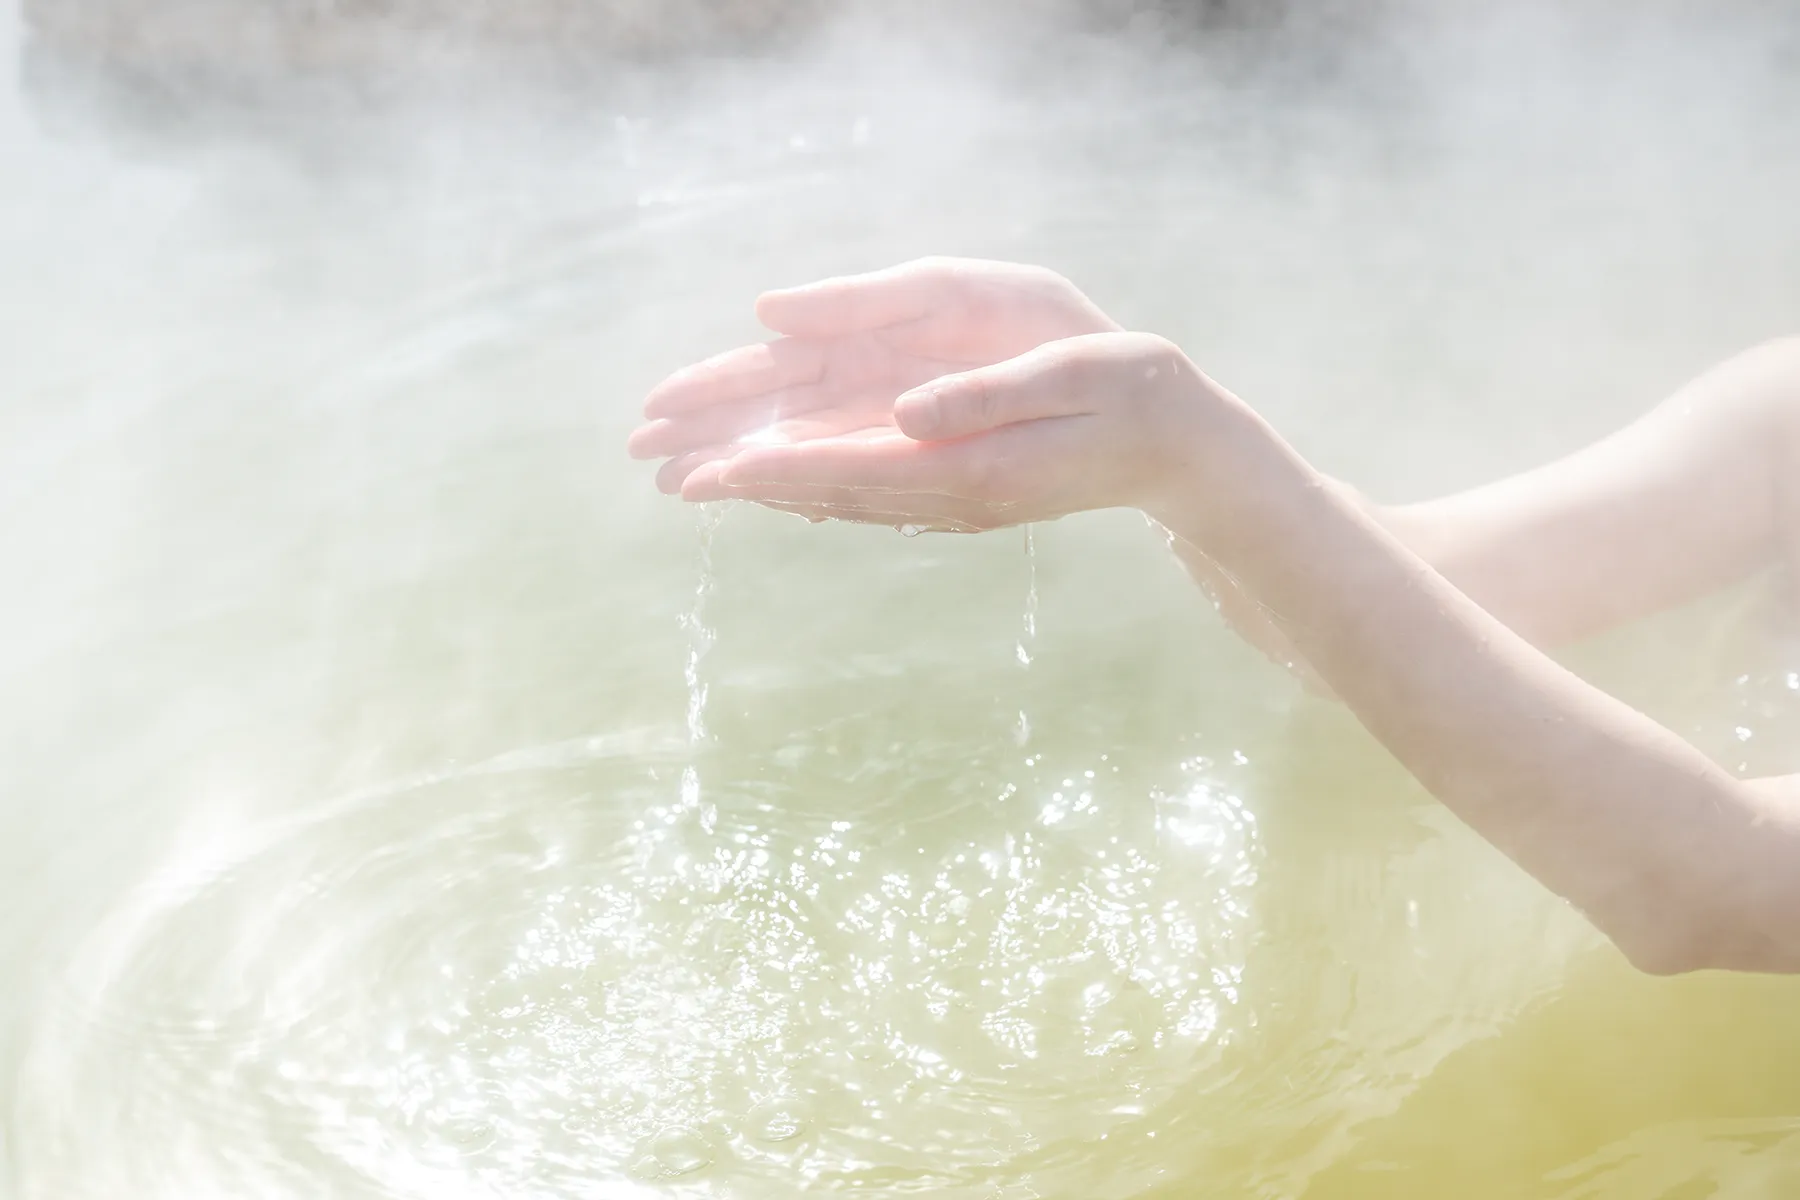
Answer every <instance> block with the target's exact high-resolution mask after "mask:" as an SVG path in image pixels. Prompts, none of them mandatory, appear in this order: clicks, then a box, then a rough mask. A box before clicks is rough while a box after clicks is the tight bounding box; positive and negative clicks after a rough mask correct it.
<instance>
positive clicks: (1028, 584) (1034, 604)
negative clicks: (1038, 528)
mask: <svg viewBox="0 0 1800 1200" xmlns="http://www.w3.org/2000/svg"><path fill="white" fill-rule="evenodd" d="M1037 611H1038V585H1037V543H1036V542H1035V541H1034V540H1033V538H1032V536H1031V526H1029V525H1027V526H1025V619H1024V621H1023V623H1022V624H1021V625H1020V628H1019V641H1018V643H1017V644H1016V645H1015V646H1014V647H1013V653H1014V655H1016V656H1017V657H1018V660H1019V665H1020V666H1021V667H1029V666H1030V665H1031V654H1032V649H1033V647H1034V646H1035V645H1036V644H1037Z"/></svg>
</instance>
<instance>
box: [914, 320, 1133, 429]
mask: <svg viewBox="0 0 1800 1200" xmlns="http://www.w3.org/2000/svg"><path fill="white" fill-rule="evenodd" d="M1087 340H1088V339H1087V338H1069V339H1067V340H1065V341H1061V342H1049V343H1046V344H1045V345H1042V346H1039V347H1037V348H1036V349H1033V350H1028V351H1026V352H1025V353H1024V354H1021V355H1019V356H1018V357H1017V358H1010V359H1007V360H1006V361H1005V362H1002V363H996V364H994V365H993V366H991V367H981V368H978V369H976V370H973V371H964V372H962V373H960V374H956V375H944V376H941V377H939V378H937V379H934V380H932V381H931V382H930V383H926V384H921V385H920V386H919V387H916V388H913V389H912V390H911V391H909V392H906V393H904V394H902V395H901V396H900V398H899V399H897V400H895V401H894V424H896V425H898V426H899V427H900V432H901V433H904V434H905V435H906V436H907V437H909V438H912V439H913V440H914V441H919V442H946V441H950V440H951V439H953V438H962V437H969V436H971V435H972V434H977V433H985V432H987V431H988V430H990V429H998V428H999V427H1001V426H1002V425H1016V424H1018V423H1019V422H1021V421H1037V420H1042V419H1043V418H1045V417H1073V416H1080V415H1082V414H1084V413H1090V412H1093V411H1094V404H1095V402H1096V400H1097V399H1098V396H1097V394H1096V385H1098V384H1099V383H1100V379H1099V371H1098V370H1097V369H1096V368H1099V367H1101V366H1103V364H1100V363H1097V362H1095V361H1094V359H1093V357H1092V356H1091V355H1089V354H1088V353H1086V352H1085V350H1086V348H1085V347H1083V346H1082V345H1081V343H1083V342H1086V341H1087Z"/></svg>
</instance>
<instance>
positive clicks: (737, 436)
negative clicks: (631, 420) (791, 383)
mask: <svg viewBox="0 0 1800 1200" xmlns="http://www.w3.org/2000/svg"><path fill="white" fill-rule="evenodd" d="M834 399H836V397H834V396H832V395H831V394H830V393H828V392H826V391H825V390H824V389H822V388H821V387H820V386H819V385H817V384H801V385H799V386H798V387H791V388H777V389H776V390H775V391H773V392H768V393H765V394H762V395H758V396H750V397H746V398H744V399H742V400H737V401H732V402H727V403H720V404H714V405H711V406H709V407H706V408H700V409H695V410H694V411H692V412H685V413H680V414H677V415H675V416H672V417H662V418H660V419H658V420H654V421H650V422H648V423H646V424H644V425H641V426H639V427H638V428H637V429H636V430H634V431H633V432H632V434H631V437H630V438H629V439H628V440H627V441H626V443H625V448H626V450H627V451H628V452H629V453H630V455H631V456H632V457H633V458H667V457H669V456H670V455H674V454H685V453H686V452H688V451H690V450H695V449H698V448H700V447H702V446H713V445H721V444H724V443H728V442H735V441H741V440H745V439H760V440H764V441H769V442H775V443H779V442H786V441H794V440H797V439H799V438H801V437H805V436H813V437H828V436H830V435H831V434H833V433H838V432H841V431H842V429H843V428H844V427H845V426H846V425H860V424H863V423H865V422H866V420H867V418H866V416H864V415H863V411H862V410H864V409H867V408H870V407H872V406H871V405H869V404H867V403H861V404H850V403H844V404H843V405H841V406H840V407H839V408H837V409H835V410H834V409H831V408H830V407H829V406H830V405H831V404H832V402H833V401H834Z"/></svg>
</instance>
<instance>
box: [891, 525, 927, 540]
mask: <svg viewBox="0 0 1800 1200" xmlns="http://www.w3.org/2000/svg"><path fill="white" fill-rule="evenodd" d="M894 528H896V529H898V530H899V531H900V536H901V537H918V536H919V535H920V534H921V533H924V532H925V527H924V526H923V525H896V526H894Z"/></svg>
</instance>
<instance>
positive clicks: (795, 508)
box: [755, 500, 993, 533]
mask: <svg viewBox="0 0 1800 1200" xmlns="http://www.w3.org/2000/svg"><path fill="white" fill-rule="evenodd" d="M755 503H757V504H760V505H761V506H762V507H764V508H772V509H774V510H775V511H776V512H784V513H792V514H794V515H795V516H797V517H805V518H806V519H807V520H808V521H811V522H813V523H814V524H818V523H819V522H821V521H846V522H849V523H851V524H856V525H887V526H892V527H895V528H898V529H900V530H901V531H902V532H906V531H908V530H910V531H913V532H918V533H983V532H986V531H987V530H988V529H991V528H993V526H992V525H991V524H982V523H976V522H974V521H970V520H967V519H965V518H964V517H963V516H962V515H960V514H952V513H946V512H920V511H915V510H914V508H913V506H911V505H906V506H903V507H900V508H899V511H893V512H889V511H885V510H882V509H876V508H861V507H856V508H845V507H841V506H838V505H832V504H787V503H783V502H781V501H777V500H758V501H755Z"/></svg>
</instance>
